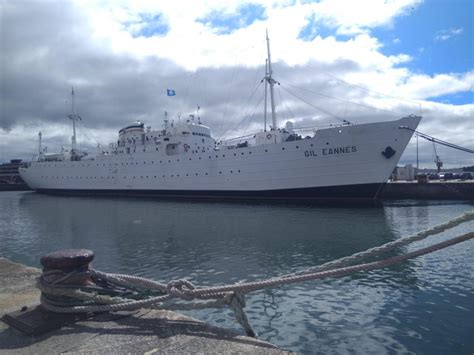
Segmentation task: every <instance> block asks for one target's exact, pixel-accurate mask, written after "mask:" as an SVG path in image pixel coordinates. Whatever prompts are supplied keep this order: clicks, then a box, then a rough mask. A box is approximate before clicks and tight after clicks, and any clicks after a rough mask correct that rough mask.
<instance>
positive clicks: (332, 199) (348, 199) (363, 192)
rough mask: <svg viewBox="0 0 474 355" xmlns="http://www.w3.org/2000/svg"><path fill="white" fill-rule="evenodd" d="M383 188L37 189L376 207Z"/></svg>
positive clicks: (76, 193)
mask: <svg viewBox="0 0 474 355" xmlns="http://www.w3.org/2000/svg"><path fill="white" fill-rule="evenodd" d="M382 186H383V184H357V185H342V186H326V187H311V188H299V189H282V190H264V191H238V190H233V191H229V190H226V191H219V190H114V189H97V190H95V189H87V190H85V189H37V191H38V192H40V193H47V194H54V195H86V196H117V197H150V198H163V199H186V200H196V199H199V200H249V201H260V200H261V201H275V202H280V201H281V202H286V201H288V202H303V203H308V202H309V203H327V204H346V203H352V204H374V203H377V202H378V199H377V197H378V192H379V191H380V190H381V187H382Z"/></svg>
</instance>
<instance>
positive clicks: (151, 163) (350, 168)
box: [19, 36, 421, 203]
mask: <svg viewBox="0 0 474 355" xmlns="http://www.w3.org/2000/svg"><path fill="white" fill-rule="evenodd" d="M267 47H268V59H267V65H266V73H265V77H264V83H265V113H264V120H265V123H264V129H263V130H262V131H261V132H258V133H256V134H254V135H251V136H249V137H248V139H246V140H244V141H243V140H242V139H240V140H234V141H228V142H224V143H222V142H217V141H216V140H215V139H213V138H212V136H211V131H210V129H209V127H206V126H205V125H203V124H202V123H201V120H200V118H199V116H198V117H196V119H194V118H190V119H189V120H187V121H186V122H182V123H179V124H173V123H172V124H170V123H169V120H168V119H167V117H166V115H165V122H164V129H161V130H155V131H153V130H151V128H150V127H147V128H145V126H144V124H143V123H141V122H134V123H132V124H129V125H127V126H125V127H124V128H122V129H121V130H120V131H119V135H118V141H117V142H116V143H112V144H110V145H109V149H108V151H107V152H105V151H104V152H102V153H100V154H97V155H95V156H92V155H88V154H87V153H85V152H82V151H80V150H79V149H77V146H76V133H75V124H76V121H77V120H78V119H80V117H79V116H78V115H76V114H75V112H74V104H73V113H72V114H71V115H69V118H70V119H71V120H72V123H73V137H72V144H71V149H70V150H69V151H63V152H61V153H59V154H44V153H43V152H42V149H41V135H40V147H39V156H38V158H37V159H36V160H35V161H31V162H28V163H24V164H23V165H22V166H21V167H20V169H19V171H20V174H21V177H22V178H23V179H24V180H25V182H26V183H27V184H28V185H29V186H30V187H31V188H32V189H33V190H36V191H38V192H43V193H54V194H90V195H94V196H95V195H113V196H117V195H118V196H152V197H161V198H186V199H194V198H199V199H218V200H229V199H246V200H275V201H278V200H279V201H281V200H284V201H295V202H296V201H307V202H324V203H328V202H336V203H338V202H340V203H343V202H362V203H366V202H374V201H377V199H378V196H379V194H380V191H381V190H382V188H383V186H384V184H385V182H386V181H387V180H388V178H389V176H390V174H391V173H392V171H393V170H394V168H395V166H396V165H397V163H398V161H399V159H400V156H401V155H402V153H403V151H404V149H405V147H406V146H407V144H408V142H409V141H410V139H411V136H412V134H413V131H415V130H416V128H417V126H418V123H419V122H420V119H421V117H420V116H413V115H410V116H407V117H404V118H401V119H399V120H395V121H390V122H377V123H368V124H343V125H340V126H332V127H328V128H323V129H315V130H314V131H313V133H312V134H311V135H308V136H305V137H302V136H300V135H299V134H297V133H296V132H295V130H294V129H293V127H292V124H291V122H288V123H287V124H286V125H285V128H277V127H278V126H277V122H276V114H275V105H274V94H273V86H274V84H275V83H276V81H275V80H274V79H273V78H272V67H271V58H270V49H269V44H268V36H267ZM267 88H268V89H269V92H270V105H271V115H272V123H273V125H272V126H270V127H271V128H270V129H267V124H266V116H267V115H266V111H267V110H266V107H267V104H266V101H267V100H266V98H267V95H266V92H267Z"/></svg>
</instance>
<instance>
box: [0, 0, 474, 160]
mask: <svg viewBox="0 0 474 355" xmlns="http://www.w3.org/2000/svg"><path fill="white" fill-rule="evenodd" d="M473 14H474V9H473V2H472V1H471V0H451V1H447V0H446V1H445V0H424V1H423V0H358V1H351V0H320V1H308V0H304V1H303V0H296V1H295V0H293V1H291V0H280V1H266V0H255V1H250V2H244V1H237V0H202V1H197V0H195V1H181V0H173V1H166V0H163V1H160V0H150V1H145V0H140V1H126V0H110V1H108V0H97V1H93V0H82V1H67V0H44V1H30V0H4V1H2V2H0V32H1V39H0V41H1V43H0V44H1V47H0V53H1V54H0V75H1V77H0V85H1V87H0V90H1V97H0V104H1V107H0V160H2V161H7V160H8V159H11V158H25V159H27V158H31V156H32V154H34V153H35V151H36V147H37V135H38V132H39V131H41V132H42V133H43V138H44V144H46V145H47V146H48V151H49V152H52V151H54V150H57V149H60V147H61V145H68V144H69V142H70V136H71V134H72V128H71V125H70V122H68V119H67V116H66V115H67V114H68V113H70V111H71V97H70V94H71V86H74V89H75V98H76V100H75V103H76V111H77V113H78V114H80V115H81V117H82V118H83V121H82V123H81V125H80V129H79V141H80V142H81V144H83V145H84V146H85V147H87V148H88V149H90V150H94V149H95V148H94V147H95V146H96V145H97V144H98V143H102V144H104V145H106V144H108V143H109V142H112V141H115V140H116V137H117V131H118V129H120V128H121V127H122V126H124V125H125V124H127V123H128V122H131V121H135V120H141V121H143V122H145V123H146V125H150V126H152V127H154V128H161V127H162V119H163V115H164V111H167V112H168V113H169V115H170V117H171V118H172V119H174V120H175V121H178V120H180V119H183V118H186V117H187V116H188V115H189V114H193V113H195V110H196V107H197V105H199V106H200V107H201V112H200V114H201V117H202V120H203V123H204V124H206V125H208V126H210V127H211V130H212V133H213V136H214V137H215V138H230V137H232V136H239V135H243V134H248V133H252V132H255V131H258V130H260V129H262V127H263V104H262V98H263V87H262V85H261V84H260V80H261V79H262V77H263V75H264V63H265V56H266V47H265V29H268V31H269V35H270V41H271V48H272V61H273V62H274V68H273V69H274V76H275V79H276V80H278V81H279V82H280V83H281V85H279V86H277V87H276V102H277V112H278V113H277V116H278V121H279V124H280V125H282V126H283V125H284V124H285V122H286V121H288V120H291V121H293V122H294V124H295V126H297V127H308V126H324V125H328V124H338V123H340V122H341V121H342V120H344V119H345V120H349V121H351V122H355V123H363V122H374V121H381V120H382V121H385V120H392V119H397V118H399V117H402V116H404V115H408V114H419V113H420V112H421V114H422V115H423V117H424V118H423V120H422V123H421V125H420V126H419V130H420V131H421V132H424V133H427V134H430V135H433V136H435V137H438V138H441V139H443V140H446V141H450V142H453V143H456V144H459V145H463V146H467V147H469V148H471V149H474V138H473V137H474V117H473V116H474V100H473V96H474V94H473V83H474V68H473V59H474V58H473V56H474V47H473V46H474V44H473V43H474V42H473V28H474V15H473ZM166 89H174V90H175V91H176V96H174V97H167V95H166ZM419 143H420V161H421V165H422V166H426V167H434V163H433V160H434V156H433V146H432V144H431V143H428V142H424V141H421V140H420V142H419ZM437 149H438V153H439V155H440V156H441V159H442V160H443V161H444V162H445V165H447V166H459V165H474V157H473V154H468V153H463V152H458V151H454V150H450V149H448V148H443V147H438V148H437ZM415 152H416V150H415V144H414V140H413V142H412V143H411V144H410V145H409V146H408V148H407V150H406V151H405V154H404V156H403V158H402V161H401V162H402V163H413V162H414V161H415Z"/></svg>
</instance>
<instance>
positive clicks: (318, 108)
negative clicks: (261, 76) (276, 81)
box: [282, 87, 345, 122]
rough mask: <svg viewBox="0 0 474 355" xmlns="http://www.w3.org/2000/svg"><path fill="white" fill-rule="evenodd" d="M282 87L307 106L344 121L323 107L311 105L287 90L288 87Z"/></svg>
mask: <svg viewBox="0 0 474 355" xmlns="http://www.w3.org/2000/svg"><path fill="white" fill-rule="evenodd" d="M282 89H283V90H285V91H286V92H287V93H289V94H290V95H291V96H294V97H295V98H297V99H298V100H300V101H302V102H304V103H305V104H307V105H309V106H311V107H313V108H315V109H316V110H318V111H321V112H323V113H325V114H326V115H328V116H331V117H333V118H335V119H337V120H339V121H341V122H344V121H345V120H344V119H342V118H340V117H338V116H336V115H334V114H333V113H331V112H329V111H326V110H324V109H322V108H320V107H318V106H316V105H313V104H312V103H310V102H308V101H306V100H305V99H303V98H301V97H299V96H298V95H296V94H294V93H292V92H291V91H289V90H288V89H285V88H284V87H282Z"/></svg>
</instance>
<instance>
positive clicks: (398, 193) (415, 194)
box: [380, 181, 474, 201]
mask: <svg viewBox="0 0 474 355" xmlns="http://www.w3.org/2000/svg"><path fill="white" fill-rule="evenodd" d="M380 197H381V199H382V200H406V199H410V200H465V201H474V181H468V182H465V181H452V182H451V181H449V182H443V181H439V182H431V181H430V182H427V183H418V182H389V183H387V184H386V185H385V187H384V189H383V190H382V193H381V196H380Z"/></svg>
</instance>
